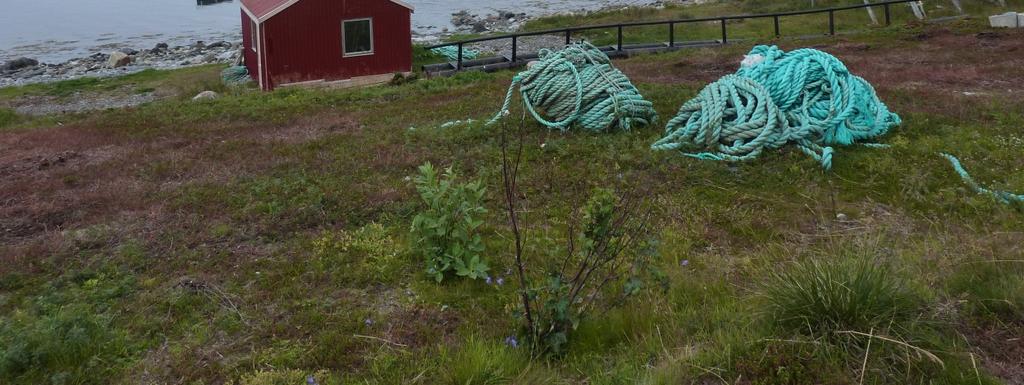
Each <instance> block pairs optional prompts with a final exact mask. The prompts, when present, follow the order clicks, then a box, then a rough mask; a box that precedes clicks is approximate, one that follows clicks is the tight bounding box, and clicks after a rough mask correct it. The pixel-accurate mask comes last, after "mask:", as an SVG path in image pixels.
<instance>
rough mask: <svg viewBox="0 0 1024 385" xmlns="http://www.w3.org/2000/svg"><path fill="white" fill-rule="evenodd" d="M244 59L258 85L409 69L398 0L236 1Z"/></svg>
mask: <svg viewBox="0 0 1024 385" xmlns="http://www.w3.org/2000/svg"><path fill="white" fill-rule="evenodd" d="M241 3H242V43H243V46H244V47H245V66H246V67H247V68H248V69H249V74H251V76H252V77H253V79H254V80H256V81H257V82H258V83H259V85H260V88H262V89H264V90H272V89H274V88H275V87H279V86H284V85H292V84H313V83H329V84H338V85H341V86H346V85H363V84H372V83H378V82H384V81H387V80H390V79H391V77H392V76H394V74H395V73H408V72H409V71H411V70H412V25H411V18H412V15H411V14H412V12H413V10H414V9H413V7H412V6H411V5H409V4H407V3H405V2H403V1H401V0H242V1H241Z"/></svg>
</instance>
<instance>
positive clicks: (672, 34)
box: [668, 23, 676, 48]
mask: <svg viewBox="0 0 1024 385" xmlns="http://www.w3.org/2000/svg"><path fill="white" fill-rule="evenodd" d="M668 46H669V47H670V48H671V47H675V46H676V23H668Z"/></svg>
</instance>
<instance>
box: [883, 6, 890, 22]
mask: <svg viewBox="0 0 1024 385" xmlns="http://www.w3.org/2000/svg"><path fill="white" fill-rule="evenodd" d="M883 8H884V9H885V26H886V27H888V26H889V23H890V22H891V19H890V18H891V16H890V12H889V3H885V5H884V6H883Z"/></svg>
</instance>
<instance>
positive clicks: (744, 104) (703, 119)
mask: <svg viewBox="0 0 1024 385" xmlns="http://www.w3.org/2000/svg"><path fill="white" fill-rule="evenodd" d="M899 124H900V118H899V116H898V115H896V114H894V113H891V112H889V110H888V108H887V107H886V106H885V104H883V103H882V102H881V101H880V100H879V99H878V96H877V95H876V93H875V90H874V88H872V87H871V85H870V84H869V83H868V82H867V81H865V80H864V79H862V78H860V77H857V76H854V75H852V74H850V72H849V71H848V70H847V69H846V66H845V65H843V63H842V62H841V61H839V59H836V58H835V57H834V56H832V55H829V54H827V53H825V52H821V51H818V50H813V49H799V50H795V51H792V52H789V53H786V52H783V51H782V50H780V49H779V48H778V47H775V46H757V47H754V49H753V50H752V51H751V52H750V54H749V55H747V59H745V60H744V64H743V66H742V67H741V68H740V70H739V71H737V72H736V74H735V75H728V76H725V77H723V78H721V79H719V80H718V81H716V82H714V83H712V84H711V85H709V86H707V88H705V89H704V90H703V91H701V92H700V94H699V95H698V96H697V97H696V98H694V99H693V100H690V101H688V102H687V103H686V104H684V105H683V107H682V108H680V110H679V113H678V114H677V116H676V117H675V118H673V119H672V120H670V121H669V123H668V126H667V127H666V130H665V136H664V137H663V138H662V139H660V140H658V141H657V142H655V143H654V144H652V145H651V148H653V149H655V150H683V149H686V148H694V147H696V148H703V149H705V151H704V152H696V153H687V152H684V154H686V155H688V156H692V157H696V158H700V159H711V160H725V161H742V160H749V159H753V158H755V157H757V156H758V155H759V154H760V153H761V152H763V151H764V150H765V149H773V148H779V147H782V146H783V145H785V144H787V143H794V144H796V145H797V146H798V147H799V148H800V149H801V150H802V151H803V152H804V153H807V154H808V155H810V156H811V157H813V158H814V159H815V160H817V161H818V162H820V163H821V165H822V167H823V168H825V169H826V170H827V169H830V168H831V167H832V155H833V153H834V150H833V149H832V146H835V145H851V144H854V143H857V142H860V141H864V140H869V139H872V138H875V137H878V136H881V135H884V134H885V133H886V132H888V130H889V129H890V128H891V127H894V126H897V125H899Z"/></svg>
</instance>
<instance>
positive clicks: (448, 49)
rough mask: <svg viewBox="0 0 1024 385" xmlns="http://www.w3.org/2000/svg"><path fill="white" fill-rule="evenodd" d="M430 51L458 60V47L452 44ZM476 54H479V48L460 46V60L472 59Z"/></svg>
mask: <svg viewBox="0 0 1024 385" xmlns="http://www.w3.org/2000/svg"><path fill="white" fill-rule="evenodd" d="M430 52H433V53H435V54H437V55H441V56H444V57H446V58H448V60H459V47H457V46H454V45H448V46H444V47H437V48H434V49H431V50H430ZM477 56H480V51H479V50H475V49H472V48H465V47H463V48H462V60H473V59H476V57H477Z"/></svg>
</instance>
